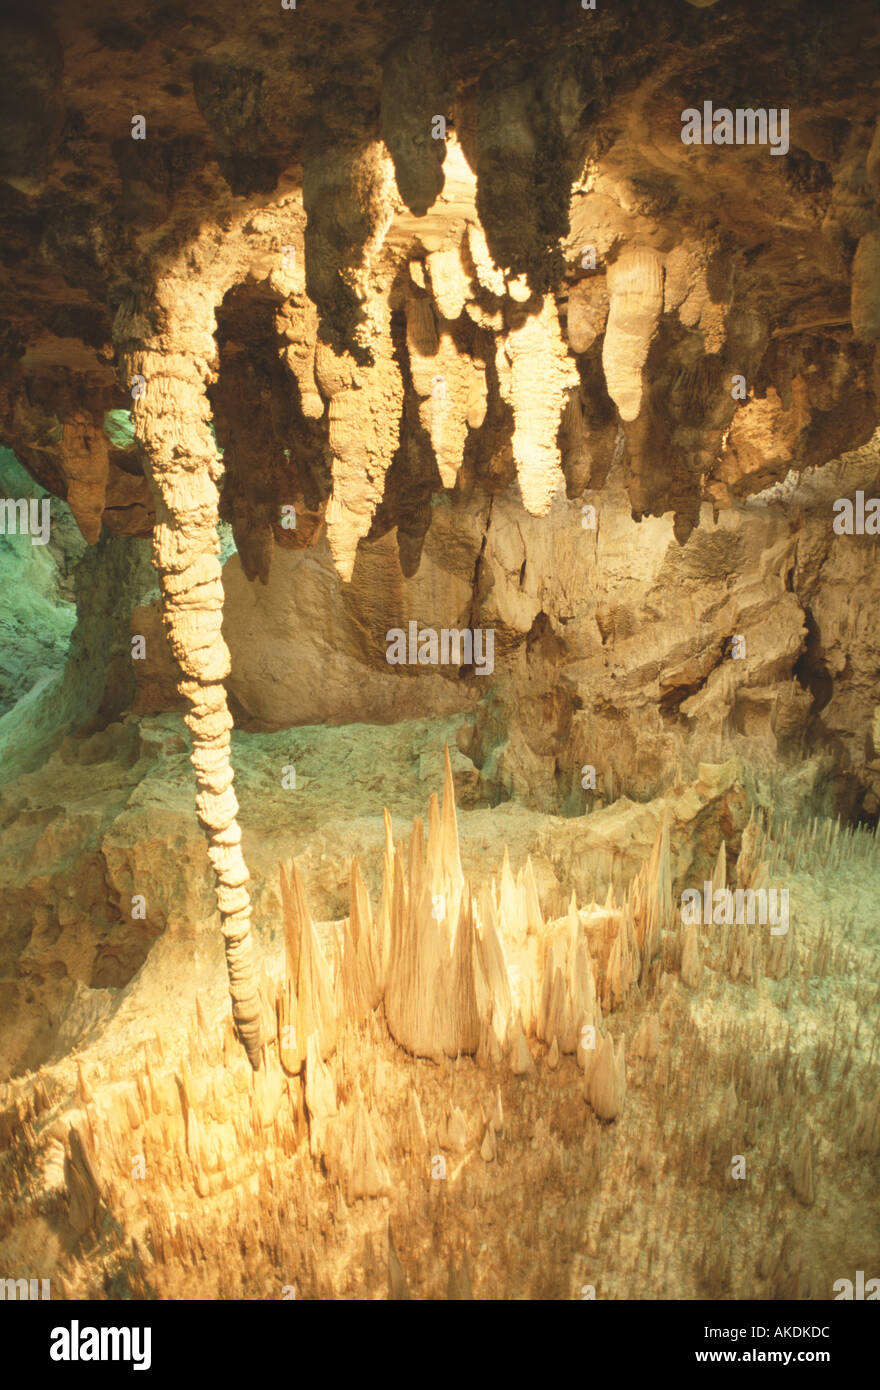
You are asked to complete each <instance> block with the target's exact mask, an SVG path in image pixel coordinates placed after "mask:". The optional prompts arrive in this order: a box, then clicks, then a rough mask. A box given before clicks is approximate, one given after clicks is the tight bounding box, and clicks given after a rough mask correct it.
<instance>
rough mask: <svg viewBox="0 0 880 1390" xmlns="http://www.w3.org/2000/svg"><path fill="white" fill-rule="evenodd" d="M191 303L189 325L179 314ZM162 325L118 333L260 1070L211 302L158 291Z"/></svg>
mask: <svg viewBox="0 0 880 1390" xmlns="http://www.w3.org/2000/svg"><path fill="white" fill-rule="evenodd" d="M184 303H185V304H186V306H187V308H186V316H185V318H183V317H181V314H180V312H179V306H180V305H182V304H184ZM153 314H154V315H155V317H156V319H158V320H159V321H160V322H161V324H162V331H155V329H154V330H153V331H152V332H151V331H150V330H151V328H152V323H151V321H150V315H148V314H147V313H145V312H144V311H143V309H139V308H138V307H136V306H130V307H129V308H127V309H124V310H121V311H120V313H119V315H118V317H117V322H116V334H117V340H118V342H119V344H120V347H121V352H122V360H123V363H124V365H125V371H126V375H127V378H128V379H129V381H131V382H134V383H135V390H134V399H133V411H132V414H133V417H134V421H135V428H136V432H137V435H138V438H139V439H140V441H141V444H142V446H143V455H144V460H145V466H146V469H147V471H148V475H149V479H150V483H151V487H152V489H153V493H154V498H155V505H156V526H155V529H154V533H153V563H154V565H155V567H156V570H157V573H158V575H159V582H160V587H161V592H162V601H163V611H164V618H165V625H166V630H167V633H168V640H169V644H170V647H171V652H172V655H173V656H174V659H175V661H176V662H177V665H178V668H179V670H180V681H179V684H178V690H179V692H180V694H181V695H182V696H183V697H184V698H185V700H186V701H187V704H188V707H189V708H188V712H187V714H186V716H185V719H186V724H187V727H188V728H189V731H190V734H191V735H192V743H193V753H192V759H191V761H192V764H193V767H194V768H195V773H196V787H197V795H196V812H197V815H198V818H199V823H200V825H201V826H202V828H203V830H204V831H205V834H206V835H207V838H208V857H209V859H210V861H211V866H212V868H213V870H214V875H215V881H216V894H217V906H218V908H219V910H220V921H221V929H222V932H223V937H224V941H225V946H226V965H227V969H228V972H229V992H230V996H231V999H232V1012H233V1017H234V1019H235V1025H236V1028H237V1030H238V1034H239V1037H240V1038H241V1041H242V1043H243V1045H244V1047H245V1050H246V1051H247V1054H248V1057H249V1059H250V1061H251V1065H252V1066H253V1067H254V1068H257V1067H258V1066H259V1063H260V1018H259V1014H260V1003H259V996H258V992H257V987H256V977H255V973H254V962H253V949H252V941H251V935H250V925H251V909H250V896H249V894H248V890H247V887H246V884H247V881H248V878H249V874H248V871H247V867H246V865H245V862H244V857H243V855H242V851H241V830H240V828H239V825H238V821H237V819H236V817H237V815H238V802H237V800H236V797H235V792H234V790H233V771H232V765H231V762H230V756H229V749H230V735H231V731H232V725H233V721H232V716H231V715H230V713H229V708H228V705H227V701H226V690H225V687H224V684H223V681H224V678H225V677H226V676H227V675H228V674H229V664H230V663H229V651H228V648H227V646H226V643H225V642H224V641H223V637H222V634H221V627H222V622H223V583H222V578H221V566H220V558H219V551H220V543H219V538H218V533H217V522H218V480H219V476H220V471H221V465H220V460H219V458H218V456H217V449H216V445H215V443H214V439H213V436H212V434H211V430H210V427H209V421H210V415H209V409H208V401H207V397H206V394H205V387H206V384H207V382H208V380H209V379H210V374H211V373H210V365H209V364H210V363H211V361H212V359H213V357H214V351H215V344H214V339H213V331H214V327H215V323H214V313H213V307H212V303H211V299H210V296H209V294H208V293H207V292H206V293H204V294H201V295H198V294H193V292H192V289H191V287H188V288H187V289H186V290H185V287H184V286H183V285H182V284H181V283H178V282H177V281H175V280H174V279H171V278H169V279H168V280H166V281H163V282H161V283H160V285H159V286H158V288H157V292H156V300H155V305H154V306H153Z"/></svg>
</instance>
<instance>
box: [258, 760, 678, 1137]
mask: <svg viewBox="0 0 880 1390" xmlns="http://www.w3.org/2000/svg"><path fill="white" fill-rule="evenodd" d="M281 885H282V900H283V906H284V914H285V940H286V943H287V947H286V953H287V968H288V982H287V985H286V987H284V988H283V989H282V991H281V994H280V995H279V1003H278V1008H277V1019H278V1048H279V1056H280V1058H281V1062H282V1065H283V1067H284V1069H285V1071H287V1072H288V1073H289V1074H291V1075H297V1074H299V1073H300V1071H301V1070H302V1069H303V1067H304V1066H305V1071H306V1075H307V1076H308V1072H309V1059H310V1058H311V1059H312V1064H313V1066H314V1067H316V1068H319V1067H320V1065H321V1062H320V1060H319V1059H324V1060H325V1061H326V1059H328V1058H329V1057H330V1056H331V1055H332V1054H333V1052H334V1051H335V1049H336V1045H337V1039H338V1036H339V1030H340V1028H341V1027H342V1026H343V1025H344V1024H345V1023H354V1024H361V1023H363V1022H364V1020H365V1019H367V1018H368V1017H369V1015H370V1014H371V1013H372V1012H373V1010H375V1009H376V1008H377V1006H378V1005H379V1003H380V1002H382V1003H383V1004H384V1019H385V1023H386V1026H387V1028H388V1032H389V1033H390V1035H391V1037H392V1038H393V1039H394V1040H395V1042H397V1043H398V1044H399V1045H400V1046H401V1047H403V1048H405V1049H406V1051H407V1052H409V1053H411V1054H412V1055H413V1056H416V1057H428V1058H432V1059H433V1060H434V1061H437V1062H440V1061H442V1059H443V1058H444V1057H450V1058H454V1057H458V1056H467V1055H470V1056H474V1057H475V1058H476V1060H477V1062H478V1064H481V1065H485V1066H490V1067H491V1066H494V1065H501V1064H503V1063H504V1060H505V1058H506V1059H507V1063H508V1065H509V1066H510V1069H511V1071H512V1072H513V1073H514V1074H516V1075H525V1074H528V1073H529V1072H531V1071H533V1070H534V1059H533V1055H532V1051H531V1048H530V1045H529V1041H528V1039H529V1038H533V1039H534V1040H535V1041H536V1042H538V1043H543V1044H545V1045H546V1047H547V1049H548V1057H549V1059H550V1065H551V1066H556V1065H558V1061H559V1057H560V1055H566V1054H568V1055H574V1056H577V1059H578V1061H579V1064H580V1065H581V1066H582V1067H583V1069H584V1074H585V1094H586V1097H587V1099H588V1100H589V1101H590V1104H591V1105H592V1107H593V1109H594V1110H595V1111H596V1113H597V1114H599V1115H600V1116H601V1117H602V1118H603V1119H613V1118H614V1117H615V1116H616V1115H617V1114H618V1113H619V1112H620V1110H621V1108H622V1106H623V1100H624V1096H625V1092H626V1075H625V1062H624V1043H623V1039H622V1038H621V1039H619V1040H618V1041H617V1043H615V1042H614V1040H613V1039H612V1038H611V1037H610V1035H607V1034H605V1033H603V1031H602V1019H603V1011H604V1012H605V1013H611V1012H612V1011H613V1010H614V1009H615V1008H618V1007H620V1005H622V1004H623V1002H624V1001H625V999H626V997H627V996H628V994H629V992H630V990H631V989H632V987H633V986H634V985H635V984H636V983H638V981H639V980H640V979H644V978H645V977H646V973H647V971H648V970H649V969H650V967H651V964H652V962H654V961H655V960H656V959H657V957H658V954H659V950H660V944H661V929H662V927H663V925H664V924H667V925H668V924H669V923H670V921H671V914H672V896H671V892H672V890H671V879H670V862H669V835H668V828H667V826H666V823H665V821H664V823H663V826H662V828H661V830H660V833H659V834H658V837H657V842H656V845H655V847H654V851H653V853H652V856H651V858H650V860H649V861H648V863H646V864H645V866H644V867H643V869H642V870H641V871H640V872H639V874H638V875H637V876H636V878H635V879H634V880H633V882H632V884H631V885H630V888H629V889H628V891H627V893H626V894H625V897H624V901H623V904H622V905H618V904H616V903H615V900H614V894H613V890H609V894H608V900H607V902H606V904H605V905H604V906H599V905H598V904H596V903H593V904H591V905H589V906H586V907H584V908H581V909H578V906H577V902H576V900H575V897H574V895H572V899H571V903H570V907H569V911H568V913H567V915H566V916H565V917H563V918H562V919H560V920H558V921H555V922H554V921H551V922H546V921H545V918H544V914H543V913H542V910H541V906H540V902H539V898H538V890H537V886H536V883H535V878H534V874H533V871H532V866H531V862H530V861H527V863H526V865H525V868H524V869H522V870H520V872H519V873H518V874H517V875H516V877H514V875H513V872H512V870H511V867H510V862H509V859H508V857H507V855H506V853H505V857H504V863H503V865H502V869H501V875H500V880H498V881H496V880H494V879H493V880H492V881H491V883H489V884H487V885H484V886H483V887H482V889H481V890H480V891H478V892H475V891H474V890H473V888H472V886H471V884H470V883H468V882H467V881H466V879H465V878H464V875H463V872H462V867H461V860H460V856H459V846H458V829H457V823H456V813H455V797H454V785H453V779H452V769H451V764H450V761H449V753H448V749H447V753H446V782H445V787H444V792H443V801H442V806H441V803H440V801H439V800H438V798H437V796H436V794H434V795H433V796H432V797H431V802H430V809H429V816H428V836H427V843H426V842H425V834H424V826H423V823H422V821H421V820H420V819H419V818H416V820H415V822H414V824H413V829H412V833H411V835H410V838H409V845H408V851H407V852H406V853H405V852H404V849H403V847H402V846H401V845H395V843H394V841H393V838H392V833H391V821H390V818H389V817H388V816H387V813H386V846H385V857H384V882H383V888H382V897H381V904H380V907H379V911H378V913H377V914H376V915H375V916H374V915H373V913H372V911H371V907H370V902H369V897H368V895H367V892H366V889H365V887H364V883H363V878H362V876H361V872H360V868H359V866H358V864H357V861H356V860H355V861H354V862H353V864H352V873H351V908H350V915H349V917H348V918H346V920H345V922H344V924H343V927H342V930H341V944H340V933H339V932H337V931H336V929H335V928H334V929H332V930H331V931H330V932H329V936H328V938H327V949H326V950H325V949H324V947H322V944H321V941H320V939H319V934H318V931H317V928H316V926H315V924H314V922H313V921H312V918H311V915H310V913H309V910H308V906H307V903H306V899H305V893H304V890H303V885H302V880H301V878H300V875H299V871H298V870H297V867H296V865H295V864H294V865H292V867H291V870H290V874H289V875H288V873H287V872H286V871H285V869H284V866H283V865H282V868H281ZM311 1084H312V1085H313V1086H317V1087H318V1093H319V1094H321V1095H323V1094H324V1092H325V1090H326V1085H325V1083H324V1081H322V1080H318V1081H314V1080H313V1081H312V1083H311ZM308 1085H309V1083H308V1081H307V1094H308ZM322 1104H323V1102H322Z"/></svg>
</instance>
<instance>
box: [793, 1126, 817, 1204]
mask: <svg viewBox="0 0 880 1390" xmlns="http://www.w3.org/2000/svg"><path fill="white" fill-rule="evenodd" d="M791 1180H792V1184H793V1186H794V1190H795V1192H796V1194H797V1197H798V1200H799V1201H800V1202H803V1204H804V1206H805V1207H811V1206H812V1205H813V1203H814V1201H815V1200H816V1193H815V1187H814V1185H813V1146H812V1144H811V1142H810V1136H809V1134H805V1135H804V1138H803V1142H802V1143H801V1145H800V1147H799V1148H798V1151H797V1154H796V1156H795V1160H794V1163H793V1164H792V1169H791Z"/></svg>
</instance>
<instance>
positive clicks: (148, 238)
mask: <svg viewBox="0 0 880 1390" xmlns="http://www.w3.org/2000/svg"><path fill="white" fill-rule="evenodd" d="M2 28H3V34H2V44H0V51H2V54H3V55H4V56H3V57H2V58H0V67H2V69H3V70H2V72H0V90H2V93H3V96H2V102H3V107H4V128H5V136H4V141H3V145H2V149H0V181H2V183H0V186H2V190H3V193H2V199H0V243H2V262H0V322H2V328H0V438H2V441H3V442H4V443H5V444H7V445H8V446H9V447H10V448H12V449H14V450H15V451H16V453H17V454H18V456H19V457H20V458H21V459H22V461H23V462H24V463H25V464H26V466H27V467H28V469H29V470H30V471H31V472H32V473H33V475H34V476H35V477H36V478H37V479H38V481H40V482H41V483H42V484H43V485H44V486H45V487H47V488H48V489H49V490H50V491H51V492H53V493H54V494H56V495H58V496H61V497H64V498H66V500H67V501H68V502H69V504H70V506H71V508H72V510H73V512H74V515H75V516H76V518H77V521H78V523H79V525H80V528H81V530H82V532H83V535H84V536H85V538H86V540H88V541H90V542H94V541H95V540H96V539H97V537H98V534H99V532H100V528H101V523H102V521H103V522H104V523H105V524H106V526H107V527H108V528H109V529H110V530H111V531H115V532H117V533H119V534H133V535H148V534H149V533H150V530H151V528H152V526H153V524H154V521H155V498H154V496H153V495H152V494H151V491H150V486H149V484H148V482H147V479H146V477H145V476H144V474H143V469H142V466H141V460H140V458H139V453H138V451H139V448H140V446H139V445H138V444H135V443H134V442H131V443H128V444H126V442H125V441H124V440H119V439H117V440H116V441H115V442H114V440H113V439H112V438H111V439H108V437H107V432H106V430H105V429H104V428H103V423H104V420H105V418H106V415H107V412H109V411H111V410H115V411H120V410H128V409H131V408H132V398H131V392H132V385H131V381H130V379H129V378H128V375H127V374H128V372H129V371H130V362H131V352H132V350H133V349H134V348H136V347H137V346H138V345H143V344H145V343H147V342H151V343H153V344H154V345H155V344H161V345H162V348H163V350H164V351H167V352H171V353H175V352H179V353H181V354H182V355H183V356H186V355H187V354H189V355H194V356H200V358H201V359H202V360H203V361H204V363H205V364H206V365H205V368H204V371H203V379H204V389H205V391H206V392H207V396H208V399H209V402H210V413H211V419H212V426H213V433H214V437H215V439H216V443H217V446H218V447H219V451H220V452H221V454H222V459H223V474H222V492H221V501H220V509H221V516H222V517H224V519H226V520H228V521H230V522H231V524H232V526H233V529H234V533H235V539H236V543H237V546H238V549H239V553H240V555H241V558H242V564H243V566H244V568H245V571H246V573H247V575H248V577H249V578H252V579H256V578H259V579H263V580H266V579H267V578H268V574H269V568H270V566H271V561H272V555H273V552H274V550H275V548H276V547H277V546H282V547H288V548H289V547H293V548H299V547H302V546H304V545H305V546H307V545H310V544H311V543H312V542H313V541H314V540H315V539H316V538H317V537H318V536H320V535H321V534H323V533H324V532H326V535H327V538H328V540H329V544H330V548H331V551H332V555H333V560H334V563H335V566H336V568H337V571H338V573H339V574H340V575H341V577H342V578H343V579H349V578H350V576H351V573H352V568H353V565H354V558H355V553H356V550H357V546H358V542H359V541H360V540H362V539H364V538H367V537H370V538H371V539H373V538H376V537H377V536H381V535H382V534H385V533H386V532H387V531H389V530H391V529H393V528H396V534H397V544H398V550H399V556H400V563H401V567H402V569H403V572H404V574H412V573H414V572H415V570H416V569H417V568H418V565H419V560H420V555H421V550H422V546H423V543H424V537H425V535H426V532H427V530H428V528H429V525H430V523H431V515H432V498H433V497H435V496H436V494H438V493H441V492H442V491H443V490H453V489H459V490H460V491H465V492H466V491H467V490H468V489H472V488H473V487H475V486H478V487H480V488H481V489H483V490H485V491H486V492H488V493H490V494H491V493H492V492H493V491H498V490H502V489H505V488H507V487H509V486H510V484H511V482H513V481H514V480H516V481H517V482H518V485H519V492H520V495H521V501H522V505H523V507H524V508H525V509H526V511H528V512H529V513H531V514H532V515H535V516H541V515H544V514H546V512H547V510H548V509H549V506H550V504H551V501H552V498H553V496H554V495H555V494H556V493H557V492H558V491H560V490H562V489H564V490H565V492H566V493H567V495H568V496H569V497H578V496H580V495H581V494H582V492H583V490H584V488H585V487H590V488H592V489H600V490H601V487H602V485H603V482H604V479H605V477H606V475H607V473H608V470H609V468H610V467H611V465H612V461H615V460H616V461H618V462H622V464H623V467H624V469H625V476H626V480H627V481H626V485H627V491H628V496H629V501H630V504H631V508H632V513H633V516H634V517H635V518H636V519H638V518H641V517H644V516H651V515H657V516H659V515H662V514H664V513H668V512H672V513H673V514H674V518H675V533H676V536H677V538H678V539H679V540H680V541H683V540H685V539H686V538H687V536H688V535H689V534H690V533H691V531H692V529H693V528H694V526H695V525H698V524H699V518H700V509H701V505H703V504H705V503H706V502H711V503H712V504H713V506H714V508H715V509H720V510H723V509H724V508H726V507H729V506H731V505H733V504H734V503H735V502H736V501H737V500H738V499H742V498H745V497H747V496H749V495H750V494H753V493H756V492H759V491H761V490H763V489H765V488H767V487H768V486H770V485H771V484H773V483H775V482H778V481H780V480H781V479H783V478H784V477H785V476H786V475H787V474H788V473H789V471H790V470H792V469H794V470H801V469H805V468H809V467H814V466H816V465H822V464H824V463H826V462H827V461H828V460H829V459H832V458H834V457H836V456H838V455H839V454H841V453H842V452H843V451H845V450H848V449H854V448H857V447H858V446H859V445H861V444H863V443H865V441H867V440H868V439H869V438H870V436H871V434H872V432H873V430H874V427H875V423H876V416H877V390H878V384H877V369H876V365H875V342H876V338H877V336H878V334H880V289H878V285H880V202H878V199H880V135H878V134H877V131H878V126H877V114H878V106H880V95H878V93H877V78H876V66H877V56H878V50H880V32H878V30H877V25H876V14H875V12H874V7H873V5H871V4H868V3H864V4H860V3H856V4H852V5H850V6H848V8H847V22H846V25H842V24H840V23H839V22H838V17H837V16H836V14H835V11H834V9H833V7H830V6H826V5H820V4H797V3H783V4H780V5H776V6H773V7H772V8H771V7H762V6H755V5H747V4H724V5H715V6H711V7H709V8H698V7H696V6H694V5H690V4H686V3H683V2H682V3H681V4H675V5H668V6H654V7H645V6H644V5H634V4H625V3H621V4H615V5H613V6H611V5H609V6H607V7H604V6H599V7H598V8H597V9H596V10H594V11H590V10H582V9H580V8H579V7H577V6H575V5H573V4H571V3H568V2H567V3H565V4H556V3H552V4H549V5H543V6H540V7H535V6H532V5H526V4H520V3H513V4H511V3H504V4H483V5H481V6H480V7H479V8H478V9H477V8H475V7H473V6H470V5H464V4H458V3H444V4H442V5H441V4H432V3H428V4H420V5H417V6H416V5H406V4H371V3H369V0H361V2H360V3H358V4H348V3H338V4H333V5H329V6H327V5H317V4H314V3H310V0H300V3H299V4H298V5H297V7H296V8H295V9H292V10H282V9H281V8H280V6H279V7H278V8H277V9H275V8H268V7H255V6H252V5H248V6H241V5H238V4H229V3H222V2H221V3H217V4H213V5H211V6H205V7H200V6H198V5H196V4H193V3H169V4H165V5H160V6H155V7H150V8H149V10H145V9H144V7H143V6H141V5H138V4H134V3H114V4H112V5H111V4H109V3H108V4H104V3H89V4H88V5H83V4H78V3H66V4H64V5H61V4H56V5H49V6H48V7H46V8H45V11H44V12H43V13H41V14H40V15H39V16H36V15H35V14H34V13H33V12H30V11H28V10H26V9H21V10H20V11H18V10H16V9H15V7H13V8H12V9H11V10H10V9H9V8H8V7H7V10H6V13H5V17H4V19H3V21H2ZM704 101H712V102H713V103H714V106H715V108H716V109H717V108H721V107H727V108H730V109H738V108H753V109H754V108H762V109H768V110H769V109H770V108H773V109H774V110H779V111H781V110H783V109H785V110H786V111H788V112H789V113H790V116H789V121H790V129H789V137H788V139H789V148H788V149H787V152H786V154H785V157H782V158H780V157H774V154H775V153H781V150H779V151H776V152H774V150H773V149H772V148H771V147H770V146H768V145H767V144H765V145H763V146H762V145H759V144H756V145H754V146H751V147H749V146H743V147H725V146H716V145H708V146H706V145H686V144H684V143H683V141H682V138H681V133H682V112H683V111H684V110H685V109H688V108H694V107H695V108H697V109H700V108H702V104H703V102H704ZM138 117H142V118H143V121H142V123H140V122H138V120H137V118H138ZM440 118H442V120H441V119H440ZM141 133H142V135H143V138H136V137H137V136H138V135H139V134H141ZM180 325H188V326H189V328H190V329H191V330H192V331H191V335H190V339H189V340H187V335H186V331H184V329H182V328H181V327H180ZM197 325H198V327H196V326H197ZM199 335H201V336H199ZM196 337H198V342H196V341H195V338H196ZM208 338H210V341H207V339H208ZM738 379H741V380H742V382H743V383H744V385H743V386H742V387H741V388H740V390H739V392H737V388H736V386H735V382H736V381H737V380H738ZM120 446H122V447H120ZM290 506H293V507H294V508H295V509H296V514H297V526H296V529H295V530H292V529H288V528H286V527H285V526H284V525H283V524H282V517H283V514H284V513H283V508H284V507H290Z"/></svg>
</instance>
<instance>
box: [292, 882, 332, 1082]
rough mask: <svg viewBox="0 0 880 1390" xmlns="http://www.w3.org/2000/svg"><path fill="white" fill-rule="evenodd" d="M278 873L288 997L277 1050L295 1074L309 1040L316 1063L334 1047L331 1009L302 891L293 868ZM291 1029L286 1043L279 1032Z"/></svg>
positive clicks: (325, 971) (326, 977)
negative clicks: (313, 1042)
mask: <svg viewBox="0 0 880 1390" xmlns="http://www.w3.org/2000/svg"><path fill="white" fill-rule="evenodd" d="M280 870H281V898H282V904H283V907H284V939H285V945H286V953H287V974H288V995H287V1000H286V1003H285V1005H284V1006H283V1007H282V1018H281V1027H282V1044H283V1046H284V1048H285V1050H286V1055H285V1062H286V1065H287V1067H288V1070H290V1071H292V1072H296V1071H298V1070H299V1068H300V1066H301V1065H302V1062H303V1060H304V1058H305V1048H306V1044H307V1040H308V1039H309V1038H310V1037H311V1036H312V1034H314V1035H315V1037H316V1039H317V1044H318V1047H319V1049H320V1052H321V1056H322V1057H325V1058H326V1057H329V1056H330V1054H331V1053H332V1052H333V1050H334V1048H335V1047H336V1030H337V1021H336V1008H335V1000H334V996H333V989H332V986H331V980H330V970H329V967H328V965H327V961H326V959H325V957H324V952H323V951H322V949H321V944H320V942H319V941H318V937H317V934H316V932H315V928H314V924H313V922H312V918H311V914H310V912H309V909H308V904H307V903H306V898H305V890H304V888H303V884H302V879H301V878H300V873H299V869H298V868H297V866H296V863H295V862H293V863H292V864H291V869H290V877H289V878H288V877H287V875H286V874H285V871H284V865H283V864H282V865H281V866H280ZM285 1029H291V1030H292V1034H293V1036H292V1037H291V1038H290V1039H289V1041H288V1040H287V1039H286V1038H285V1037H284V1030H285Z"/></svg>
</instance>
